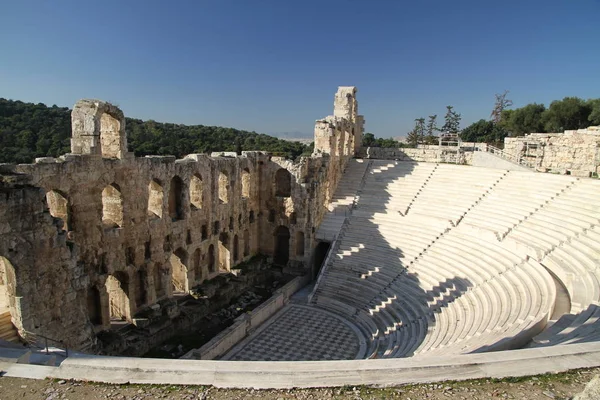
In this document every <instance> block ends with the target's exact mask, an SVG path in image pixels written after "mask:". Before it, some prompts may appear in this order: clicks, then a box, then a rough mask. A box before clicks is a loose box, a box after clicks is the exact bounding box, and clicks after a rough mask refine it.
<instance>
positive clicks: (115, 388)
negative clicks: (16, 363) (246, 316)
mask: <svg viewBox="0 0 600 400" xmlns="http://www.w3.org/2000/svg"><path fill="white" fill-rule="evenodd" d="M597 374H600V368H593V369H586V370H577V371H570V372H567V373H562V374H557V375H550V374H549V375H539V376H534V377H526V378H508V379H504V380H501V381H499V380H494V379H480V380H471V381H462V382H442V383H436V384H423V385H407V386H399V387H387V388H373V387H364V386H361V387H343V388H327V389H294V390H237V389H235V390H232V389H217V388H213V387H205V386H172V385H108V384H98V383H89V382H75V381H63V380H60V381H58V380H32V379H21V378H8V377H2V378H0V400H13V399H24V400H30V399H31V400H33V399H36V400H37V399H43V400H58V399H70V400H77V399H113V400H125V399H127V400H142V399H187V400H192V399H194V400H196V399H202V400H208V399H219V400H220V399H267V400H282V399H356V400H358V399H388V398H393V399H403V400H409V399H410V400H417V399H461V400H476V399H477V400H479V399H570V398H571V397H572V396H573V395H575V394H577V393H579V392H581V391H582V390H583V388H584V386H585V384H586V383H587V382H589V381H590V380H591V379H592V377H593V376H594V375H597Z"/></svg>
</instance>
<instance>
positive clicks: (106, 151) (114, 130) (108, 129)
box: [100, 113, 121, 158]
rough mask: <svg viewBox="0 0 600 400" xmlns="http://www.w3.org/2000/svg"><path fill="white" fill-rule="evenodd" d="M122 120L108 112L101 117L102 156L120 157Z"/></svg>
mask: <svg viewBox="0 0 600 400" xmlns="http://www.w3.org/2000/svg"><path fill="white" fill-rule="evenodd" d="M120 130H121V122H119V120H118V119H116V118H114V117H113V116H112V115H110V114H108V113H104V114H102V116H101V117H100V148H101V150H102V157H104V158H119V156H120V153H121V136H120V134H119V133H120Z"/></svg>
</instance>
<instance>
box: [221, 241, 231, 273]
mask: <svg viewBox="0 0 600 400" xmlns="http://www.w3.org/2000/svg"><path fill="white" fill-rule="evenodd" d="M230 254H231V253H230V251H229V235H228V234H227V232H221V234H220V235H219V271H223V272H228V271H229V270H230V269H231V261H230Z"/></svg>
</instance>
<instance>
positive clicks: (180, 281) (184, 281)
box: [169, 248, 189, 293]
mask: <svg viewBox="0 0 600 400" xmlns="http://www.w3.org/2000/svg"><path fill="white" fill-rule="evenodd" d="M169 263H170V264H171V282H172V283H173V292H175V293H187V292H189V283H188V276H187V272H188V268H187V263H188V255H187V252H186V251H185V250H184V249H182V248H179V249H177V250H175V252H174V253H173V254H171V257H170V258H169Z"/></svg>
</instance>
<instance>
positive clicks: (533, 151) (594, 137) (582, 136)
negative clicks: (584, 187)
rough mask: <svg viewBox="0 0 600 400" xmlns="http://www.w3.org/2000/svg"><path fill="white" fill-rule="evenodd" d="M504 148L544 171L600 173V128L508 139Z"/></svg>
mask: <svg viewBox="0 0 600 400" xmlns="http://www.w3.org/2000/svg"><path fill="white" fill-rule="evenodd" d="M504 150H505V151H506V152H507V153H509V154H513V155H515V156H516V157H519V158H520V159H521V160H523V161H525V162H526V163H527V164H529V165H530V166H531V167H533V168H535V169H536V170H538V171H541V172H552V173H560V174H569V175H575V176H583V177H590V176H595V177H597V176H598V173H599V172H600V128H599V127H589V128H587V129H579V130H572V131H565V132H564V133H531V134H529V135H525V136H520V137H514V138H505V139H504Z"/></svg>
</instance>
